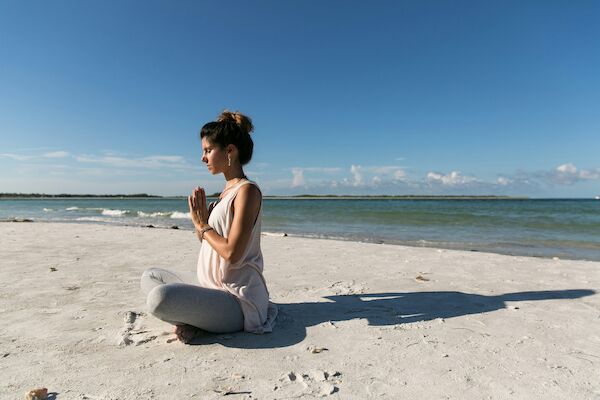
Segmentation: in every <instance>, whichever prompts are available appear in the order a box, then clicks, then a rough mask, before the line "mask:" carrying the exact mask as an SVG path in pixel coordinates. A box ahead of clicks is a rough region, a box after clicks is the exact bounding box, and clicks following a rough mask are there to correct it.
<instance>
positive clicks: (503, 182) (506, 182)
mask: <svg viewBox="0 0 600 400" xmlns="http://www.w3.org/2000/svg"><path fill="white" fill-rule="evenodd" d="M496 183H498V185H500V186H507V185H510V184H511V183H513V180H512V179H508V178H505V177H503V176H500V177H498V180H497V181H496Z"/></svg>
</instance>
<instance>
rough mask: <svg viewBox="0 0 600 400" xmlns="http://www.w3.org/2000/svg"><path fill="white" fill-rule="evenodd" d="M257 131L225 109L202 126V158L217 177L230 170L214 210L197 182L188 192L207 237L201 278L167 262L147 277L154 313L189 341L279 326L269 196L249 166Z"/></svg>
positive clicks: (199, 227) (200, 235)
mask: <svg viewBox="0 0 600 400" xmlns="http://www.w3.org/2000/svg"><path fill="white" fill-rule="evenodd" d="M253 129H254V128H253V126H252V121H251V120H250V119H249V118H248V117H246V116H245V115H243V114H241V113H239V112H229V111H224V112H223V113H221V115H220V116H219V118H218V119H217V120H216V121H215V122H209V123H207V124H206V125H204V126H203V127H202V130H201V131H200V137H201V139H202V162H204V163H205V164H206V166H207V168H208V170H209V171H210V172H211V173H212V174H213V175H216V174H223V176H224V178H225V188H224V189H223V191H222V192H221V195H220V196H219V199H218V200H217V201H216V202H213V203H211V204H210V207H209V208H208V209H207V207H206V194H205V193H204V189H202V188H200V187H197V188H196V189H195V190H194V191H193V192H192V195H191V196H189V197H188V205H189V209H190V215H191V217H192V222H193V223H194V227H195V229H196V235H197V237H198V239H199V240H200V242H201V247H200V255H199V257H198V269H197V273H198V284H187V283H184V282H183V281H182V280H181V279H180V278H179V277H178V276H177V275H175V274H174V273H172V272H170V271H167V270H164V269H160V268H151V269H149V270H147V271H145V272H144V274H143V275H142V280H141V286H142V290H144V291H145V292H146V293H147V295H148V297H147V306H148V309H149V311H150V312H151V313H152V314H153V315H154V316H156V317H157V318H159V319H161V320H163V321H166V322H169V323H171V324H174V325H175V326H176V328H175V333H176V335H177V337H178V339H179V340H181V341H183V342H184V343H188V342H189V341H190V340H192V339H193V338H194V336H195V335H196V334H197V333H198V332H199V331H208V332H214V333H227V332H237V331H241V330H244V331H247V332H252V333H264V332H271V331H272V329H273V325H274V321H275V317H276V316H277V307H276V306H275V305H274V304H273V303H271V302H269V292H268V290H267V286H266V283H265V280H264V278H263V275H262V270H263V257H262V252H261V250H260V231H261V218H260V217H261V210H262V194H261V192H260V189H259V188H258V185H257V184H256V183H255V182H252V181H250V180H248V178H247V177H246V175H245V174H244V171H243V168H242V167H243V165H245V164H247V163H248V162H249V161H250V159H251V158H252V150H253V147H254V144H253V142H252V138H251V137H250V132H252V131H253Z"/></svg>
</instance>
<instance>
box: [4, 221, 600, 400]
mask: <svg viewBox="0 0 600 400" xmlns="http://www.w3.org/2000/svg"><path fill="white" fill-rule="evenodd" d="M0 237H1V238H2V239H1V240H0V286H1V291H0V293H1V294H0V318H1V320H2V324H1V325H0V398H2V399H20V398H23V395H24V393H25V392H26V391H28V390H30V389H32V388H35V387H47V388H48V391H49V392H50V393H51V397H50V398H54V399H59V400H64V399H188V398H197V399H217V398H222V397H223V396H226V397H227V398H231V399H290V398H306V399H309V398H321V397H325V398H332V399H366V398H385V399H544V400H548V399H567V398H568V399H595V398H598V399H600V333H599V332H600V295H598V294H597V293H596V290H598V289H597V288H598V287H600V262H589V261H572V260H558V259H544V258H531V257H516V256H505V255H497V254H489V253H480V252H468V251H454V250H441V249H431V248H413V247H403V246H393V245H385V244H368V243H356V242H344V241H334V240H319V239H303V238H294V237H280V236H263V238H262V247H263V253H264V257H265V278H266V280H267V282H268V285H269V289H270V291H271V299H272V301H274V302H276V303H277V304H278V305H279V307H280V315H279V317H278V320H277V325H276V327H275V330H274V332H273V333H271V334H266V335H260V336H258V335H253V334H248V333H236V334H228V335H209V334H207V335H204V336H202V337H200V338H198V340H197V341H196V342H195V343H194V344H193V345H184V344H182V343H180V342H178V341H175V340H174V335H173V334H172V327H171V326H169V325H168V324H166V323H164V322H161V321H159V320H157V319H156V318H154V317H152V316H151V315H148V314H147V312H146V310H145V298H144V296H143V294H142V293H141V291H140V288H139V278H140V275H141V274H142V272H143V271H144V270H145V269H146V268H149V267H162V268H167V269H171V270H173V271H177V272H180V273H182V274H187V275H188V276H190V279H194V273H195V267H196V259H197V255H198V250H199V243H198V241H197V239H196V238H195V236H194V235H193V234H192V233H191V232H190V231H184V230H171V229H148V228H135V227H116V226H104V225H91V224H58V223H37V222H36V223H0Z"/></svg>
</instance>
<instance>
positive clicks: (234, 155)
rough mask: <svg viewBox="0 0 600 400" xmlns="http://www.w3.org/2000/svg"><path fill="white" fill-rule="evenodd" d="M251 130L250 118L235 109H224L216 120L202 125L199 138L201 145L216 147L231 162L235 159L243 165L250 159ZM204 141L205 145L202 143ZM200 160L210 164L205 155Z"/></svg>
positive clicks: (252, 143)
mask: <svg viewBox="0 0 600 400" xmlns="http://www.w3.org/2000/svg"><path fill="white" fill-rule="evenodd" d="M253 130H254V126H253V125H252V120H250V118H248V117H247V116H245V115H244V114H242V113H239V112H237V111H236V112H231V111H227V110H225V111H223V112H222V113H221V115H219V117H218V118H217V120H216V121H214V122H209V123H207V124H205V125H204V126H203V127H202V129H201V130H200V138H201V139H202V142H203V147H213V148H218V150H220V151H221V152H224V153H225V154H226V155H227V157H229V158H230V159H231V161H232V162H235V161H236V160H237V161H238V162H239V163H240V165H245V164H248V163H249V162H250V159H252V151H253V149H254V142H252V138H251V137H250V132H252V131H253ZM205 143H206V144H207V146H205V145H204V144H205ZM205 159H206V160H205ZM202 160H203V161H204V162H206V163H207V164H210V163H209V160H208V157H207V156H206V155H203V157H202Z"/></svg>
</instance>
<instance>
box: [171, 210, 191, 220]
mask: <svg viewBox="0 0 600 400" xmlns="http://www.w3.org/2000/svg"><path fill="white" fill-rule="evenodd" d="M171 218H175V219H190V213H182V212H179V211H173V213H172V214H171Z"/></svg>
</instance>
